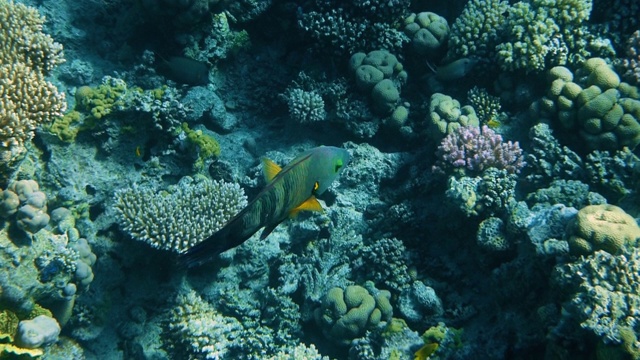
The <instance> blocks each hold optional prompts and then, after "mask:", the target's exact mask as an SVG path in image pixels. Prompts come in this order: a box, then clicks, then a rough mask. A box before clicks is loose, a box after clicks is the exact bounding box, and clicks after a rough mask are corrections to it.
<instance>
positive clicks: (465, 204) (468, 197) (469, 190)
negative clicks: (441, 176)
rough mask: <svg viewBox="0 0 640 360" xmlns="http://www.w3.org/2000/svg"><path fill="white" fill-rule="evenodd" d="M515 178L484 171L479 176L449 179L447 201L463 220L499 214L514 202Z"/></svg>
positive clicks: (496, 170) (487, 170)
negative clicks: (466, 217) (461, 214)
mask: <svg viewBox="0 0 640 360" xmlns="http://www.w3.org/2000/svg"><path fill="white" fill-rule="evenodd" d="M515 186H516V175H515V174H511V173H509V172H508V171H507V170H505V169H502V170H500V169H496V168H488V169H486V170H485V171H483V172H482V174H481V175H480V176H476V177H468V176H462V177H461V178H460V179H458V178H457V177H456V176H450V177H449V183H448V189H447V192H446V195H447V198H448V199H449V200H450V201H451V202H452V204H453V205H455V206H456V207H457V208H458V209H460V210H461V211H462V212H463V213H464V214H465V215H466V216H477V215H495V214H501V213H502V212H504V211H505V209H506V208H507V205H508V204H509V202H510V201H512V200H514V199H515Z"/></svg>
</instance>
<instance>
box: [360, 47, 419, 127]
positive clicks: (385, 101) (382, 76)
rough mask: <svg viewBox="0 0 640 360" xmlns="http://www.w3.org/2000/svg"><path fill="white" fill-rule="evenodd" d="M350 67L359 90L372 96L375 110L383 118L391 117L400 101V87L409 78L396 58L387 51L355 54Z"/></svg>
mask: <svg viewBox="0 0 640 360" xmlns="http://www.w3.org/2000/svg"><path fill="white" fill-rule="evenodd" d="M349 67H350V69H351V71H353V73H354V75H355V82H356V86H357V87H358V89H359V90H361V91H362V92H367V93H370V94H371V98H372V100H373V109H374V110H375V111H376V112H378V113H379V114H380V115H382V116H390V115H391V114H392V113H393V111H394V110H395V109H396V107H397V106H398V102H399V100H400V85H401V84H402V83H404V82H405V81H406V78H407V72H406V71H404V67H403V65H402V64H401V63H400V62H399V61H398V59H397V58H396V56H395V55H393V54H391V53H390V52H388V51H386V50H374V51H371V52H369V53H368V54H365V53H355V54H353V55H352V56H351V58H350V59H349ZM407 111H408V110H407Z"/></svg>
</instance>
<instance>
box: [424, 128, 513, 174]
mask: <svg viewBox="0 0 640 360" xmlns="http://www.w3.org/2000/svg"><path fill="white" fill-rule="evenodd" d="M437 155H438V158H439V159H438V162H437V163H436V165H435V167H434V170H437V171H439V172H447V171H449V170H455V169H459V170H461V171H462V172H463V173H469V174H477V173H479V172H481V171H483V170H485V169H488V168H491V167H495V168H497V169H499V170H506V171H507V172H509V173H512V174H513V173H518V172H520V169H522V167H523V166H524V165H525V162H524V156H523V154H522V150H521V149H520V146H519V144H518V142H517V141H516V142H511V141H508V142H506V143H505V142H503V141H502V136H500V135H498V134H496V133H495V132H494V131H493V130H491V129H490V128H489V127H487V126H486V125H484V126H482V129H480V128H478V127H475V126H462V127H459V128H458V129H456V130H454V131H453V132H452V133H451V134H449V135H447V136H446V137H445V138H444V139H442V142H441V143H440V145H439V146H438V152H437Z"/></svg>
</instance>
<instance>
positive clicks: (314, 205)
mask: <svg viewBox="0 0 640 360" xmlns="http://www.w3.org/2000/svg"><path fill="white" fill-rule="evenodd" d="M323 210H324V209H323V208H322V205H320V202H318V199H316V197H315V196H311V197H309V198H308V199H307V200H305V202H303V203H302V204H300V205H298V207H296V208H295V209H293V210H291V211H290V212H289V217H291V218H295V217H296V216H297V215H298V213H299V212H300V211H323Z"/></svg>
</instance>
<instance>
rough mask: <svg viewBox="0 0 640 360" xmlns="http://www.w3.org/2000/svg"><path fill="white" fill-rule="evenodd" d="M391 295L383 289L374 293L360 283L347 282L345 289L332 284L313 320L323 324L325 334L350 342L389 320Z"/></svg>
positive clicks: (341, 341) (345, 343)
mask: <svg viewBox="0 0 640 360" xmlns="http://www.w3.org/2000/svg"><path fill="white" fill-rule="evenodd" d="M390 297H391V293H390V292H388V291H386V290H381V291H379V293H378V295H373V294H371V293H369V291H368V290H367V289H365V288H364V287H362V286H359V285H351V286H347V288H346V289H345V290H342V288H339V287H335V288H332V289H330V290H329V292H327V295H326V296H325V298H324V301H323V303H322V306H321V307H320V308H319V309H316V311H315V313H314V315H315V318H316V322H317V323H318V324H319V325H321V326H322V327H323V328H324V334H325V336H327V337H329V338H331V339H333V340H335V341H337V342H338V343H340V344H342V345H349V344H350V343H351V340H353V339H355V338H358V337H360V336H362V335H364V333H365V331H366V330H367V329H370V328H373V327H375V326H376V325H378V324H379V323H380V321H390V320H391V315H392V312H393V309H392V307H391V304H390V303H389V299H390Z"/></svg>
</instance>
